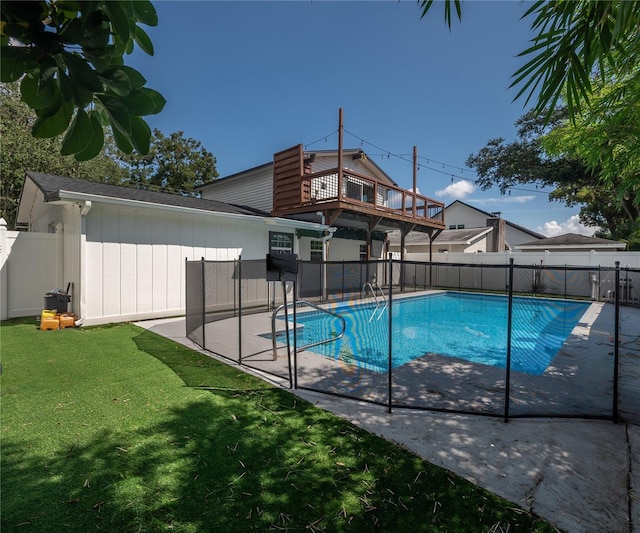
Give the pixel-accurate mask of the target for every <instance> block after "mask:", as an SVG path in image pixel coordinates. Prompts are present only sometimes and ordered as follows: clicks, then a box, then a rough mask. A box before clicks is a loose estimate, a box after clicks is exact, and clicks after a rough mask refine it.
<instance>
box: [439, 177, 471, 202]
mask: <svg viewBox="0 0 640 533" xmlns="http://www.w3.org/2000/svg"><path fill="white" fill-rule="evenodd" d="M475 190H476V186H475V185H474V184H473V183H471V182H470V181H465V180H460V181H456V182H455V183H452V184H451V185H449V186H448V187H445V188H444V189H440V190H439V191H436V196H438V197H440V196H451V197H452V198H455V199H456V200H462V199H463V198H465V197H467V196H469V195H470V194H471V193H472V192H473V191H475Z"/></svg>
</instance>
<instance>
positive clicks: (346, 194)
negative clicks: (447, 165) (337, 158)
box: [300, 168, 444, 224]
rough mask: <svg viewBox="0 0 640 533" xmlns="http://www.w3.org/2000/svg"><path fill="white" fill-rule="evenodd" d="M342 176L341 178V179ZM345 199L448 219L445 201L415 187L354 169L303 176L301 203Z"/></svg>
mask: <svg viewBox="0 0 640 533" xmlns="http://www.w3.org/2000/svg"><path fill="white" fill-rule="evenodd" d="M340 178H341V179H340ZM336 201H338V202H344V203H348V204H353V205H359V206H361V207H370V208H371V209H373V210H377V211H384V212H387V213H394V214H397V215H402V216H405V217H409V218H414V219H419V220H426V221H430V222H434V223H436V224H443V223H444V218H443V217H444V204H443V203H442V202H438V201H436V200H432V199H431V198H427V197H426V196H422V195H420V194H414V193H413V192H411V191H407V190H405V189H401V188H399V187H394V186H391V185H388V184H383V183H381V182H379V181H378V180H376V179H373V178H371V177H369V176H365V175H363V174H359V173H358V172H354V171H353V170H349V169H343V171H342V176H339V173H338V169H337V168H334V169H329V170H325V171H322V172H316V173H314V174H308V175H305V176H302V178H301V183H300V205H301V206H306V205H309V206H317V207H318V208H321V207H322V204H325V203H330V202H336Z"/></svg>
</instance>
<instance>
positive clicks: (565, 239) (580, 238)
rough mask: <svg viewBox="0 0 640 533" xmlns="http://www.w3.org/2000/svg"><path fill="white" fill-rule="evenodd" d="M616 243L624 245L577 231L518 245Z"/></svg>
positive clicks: (622, 244)
mask: <svg viewBox="0 0 640 533" xmlns="http://www.w3.org/2000/svg"><path fill="white" fill-rule="evenodd" d="M613 244H618V245H620V246H625V244H624V243H621V242H617V241H612V240H610V239H601V238H599V237H588V236H587V235H580V234H578V233H565V234H564V235H558V236H556V237H546V238H544V239H538V240H535V241H529V242H523V243H522V244H519V245H518V246H577V245H584V246H597V245H613Z"/></svg>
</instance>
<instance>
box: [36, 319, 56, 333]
mask: <svg viewBox="0 0 640 533" xmlns="http://www.w3.org/2000/svg"><path fill="white" fill-rule="evenodd" d="M40 329H41V330H43V331H45V330H49V329H60V321H59V320H58V319H57V318H43V319H42V320H40Z"/></svg>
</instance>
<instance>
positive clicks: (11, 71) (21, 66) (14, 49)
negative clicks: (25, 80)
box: [0, 46, 29, 82]
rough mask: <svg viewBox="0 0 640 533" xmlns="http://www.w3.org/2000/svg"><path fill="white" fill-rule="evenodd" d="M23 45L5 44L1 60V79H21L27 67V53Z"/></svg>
mask: <svg viewBox="0 0 640 533" xmlns="http://www.w3.org/2000/svg"><path fill="white" fill-rule="evenodd" d="M28 51H29V49H28V48H25V47H23V46H3V47H2V57H1V60H0V81H1V82H12V81H17V80H19V79H20V76H22V75H23V74H24V73H25V72H26V71H27V70H28V69H27V61H26V60H27V53H28Z"/></svg>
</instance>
